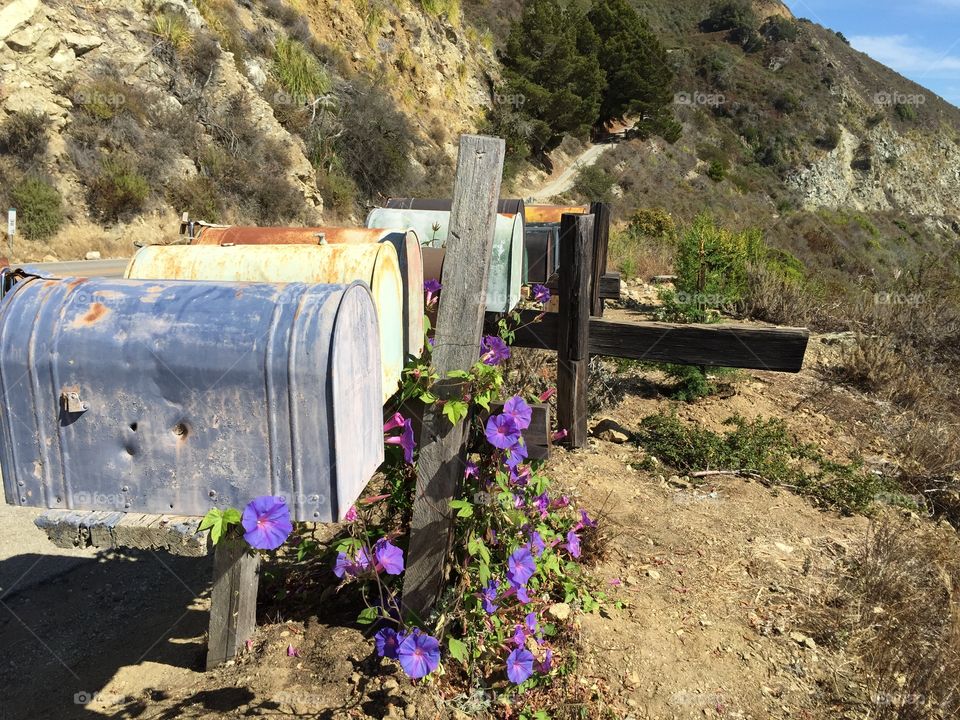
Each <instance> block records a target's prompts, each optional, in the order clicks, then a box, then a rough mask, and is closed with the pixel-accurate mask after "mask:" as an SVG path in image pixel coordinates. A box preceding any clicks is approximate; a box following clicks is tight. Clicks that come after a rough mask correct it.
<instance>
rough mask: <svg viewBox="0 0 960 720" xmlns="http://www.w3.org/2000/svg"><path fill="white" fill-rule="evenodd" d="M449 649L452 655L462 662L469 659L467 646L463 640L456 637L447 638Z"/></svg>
mask: <svg viewBox="0 0 960 720" xmlns="http://www.w3.org/2000/svg"><path fill="white" fill-rule="evenodd" d="M447 649H448V650H450V655H451V657H453V658H455V659H457V660H459V661H460V662H466V661H467V646H466V644H464V643H463V641H461V640H457V639H456V638H454V637H452V638H448V639H447Z"/></svg>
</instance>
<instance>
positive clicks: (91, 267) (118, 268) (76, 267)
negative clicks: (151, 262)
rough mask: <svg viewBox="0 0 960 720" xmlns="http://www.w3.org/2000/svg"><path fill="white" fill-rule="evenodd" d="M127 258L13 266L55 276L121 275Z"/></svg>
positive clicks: (125, 267)
mask: <svg viewBox="0 0 960 720" xmlns="http://www.w3.org/2000/svg"><path fill="white" fill-rule="evenodd" d="M129 262H130V260H128V259H123V258H121V259H118V260H69V261H66V262H50V263H23V264H20V265H15V267H22V268H30V269H34V270H36V271H37V272H43V273H49V274H50V275H54V276H56V277H123V273H124V271H125V270H126V269H127V264H128V263H129Z"/></svg>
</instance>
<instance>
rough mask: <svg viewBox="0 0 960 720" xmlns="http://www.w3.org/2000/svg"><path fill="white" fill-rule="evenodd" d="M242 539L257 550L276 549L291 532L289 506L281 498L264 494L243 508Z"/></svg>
mask: <svg viewBox="0 0 960 720" xmlns="http://www.w3.org/2000/svg"><path fill="white" fill-rule="evenodd" d="M241 522H242V523H243V529H244V531H245V532H244V534H243V539H244V540H246V541H247V543H249V545H250V547H252V548H256V549H257V550H276V549H277V548H278V547H280V546H281V545H283V543H284V542H285V541H286V539H287V538H288V537H289V536H290V533H292V532H293V523H292V522H290V508H288V507H287V503H286V502H285V501H284V499H283V498H279V497H273V496H271V495H264V496H262V497H258V498H254V499H253V500H251V501H250V502H249V503H248V504H247V506H246V507H245V508H244V509H243V517H242V518H241Z"/></svg>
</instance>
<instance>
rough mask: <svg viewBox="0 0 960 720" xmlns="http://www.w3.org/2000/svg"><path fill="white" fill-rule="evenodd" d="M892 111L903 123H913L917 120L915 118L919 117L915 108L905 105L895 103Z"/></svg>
mask: <svg viewBox="0 0 960 720" xmlns="http://www.w3.org/2000/svg"><path fill="white" fill-rule="evenodd" d="M893 111H894V112H895V113H896V115H897V117H898V118H900V119H901V120H903V121H904V122H913V121H914V120H916V119H917V117H919V115H918V113H917V108H916V107H915V106H913V105H907V104H905V103H897V104H896V105H894V106H893Z"/></svg>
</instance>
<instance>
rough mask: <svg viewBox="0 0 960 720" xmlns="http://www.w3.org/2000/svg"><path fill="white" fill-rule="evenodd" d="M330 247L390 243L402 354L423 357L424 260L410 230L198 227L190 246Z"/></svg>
mask: <svg viewBox="0 0 960 720" xmlns="http://www.w3.org/2000/svg"><path fill="white" fill-rule="evenodd" d="M321 236H322V237H323V241H324V242H326V243H328V244H331V245H341V244H345V245H352V244H364V243H377V242H390V243H391V244H393V246H394V249H395V250H396V251H397V259H398V260H399V261H400V273H401V275H402V277H403V294H404V297H405V298H406V302H405V303H404V305H403V324H404V328H405V330H404V342H403V346H404V354H405V355H406V356H408V357H409V356H413V357H420V355H422V354H423V279H424V278H423V259H422V257H421V255H420V243H419V242H418V241H417V236H416V233H415V232H413V231H412V230H408V231H399V230H390V229H386V228H354V227H347V228H345V227H326V226H325V227H313V228H285V227H267V228H258V227H240V226H231V227H205V226H201V227H200V229H199V231H198V233H197V235H196V237H195V238H194V239H193V241H192V243H191V244H193V245H224V244H226V245H318V244H321V242H320V238H321Z"/></svg>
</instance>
